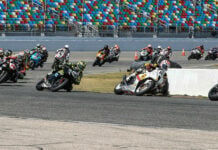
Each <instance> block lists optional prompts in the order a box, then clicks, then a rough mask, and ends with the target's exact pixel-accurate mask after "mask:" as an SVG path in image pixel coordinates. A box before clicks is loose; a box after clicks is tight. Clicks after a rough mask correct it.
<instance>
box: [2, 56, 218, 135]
mask: <svg viewBox="0 0 218 150" xmlns="http://www.w3.org/2000/svg"><path fill="white" fill-rule="evenodd" d="M53 55H54V54H53V53H52V52H51V53H50V56H49V60H48V62H47V63H46V64H45V66H44V67H43V68H37V69H36V70H34V71H28V72H27V76H26V77H25V79H24V80H19V82H18V83H10V82H8V83H4V84H1V85H0V116H9V117H18V118H39V119H45V120H59V121H69V122H71V121H84V122H97V123H113V124H121V125H136V126H145V127H167V128H181V129H200V130H210V131H218V115H217V114H218V109H217V107H218V103H217V102H211V101H209V100H208V98H201V99H197V98H187V97H184V98H181V97H180V98H176V97H151V96H143V97H135V96H118V95H114V94H99V93H89V92H83V91H72V92H70V93H68V92H64V91H60V92H56V93H52V92H50V91H43V92H38V91H36V90H35V84H36V82H37V81H39V80H40V79H41V78H42V77H44V75H45V74H46V73H47V72H49V71H50V66H51V63H52V60H53ZM133 55H134V52H123V53H122V54H121V58H120V61H119V62H117V63H112V64H105V65H104V66H103V67H94V68H93V67H92V66H91V64H92V62H93V60H94V57H95V53H94V52H72V53H71V56H72V58H71V60H74V61H77V60H85V61H87V62H88V65H87V68H86V71H85V74H96V73H106V72H118V71H125V70H126V69H127V68H128V66H129V65H130V64H131V62H132V59H133ZM187 55H188V54H187ZM172 60H176V61H177V62H178V63H180V64H181V65H182V66H183V67H184V68H212V69H213V68H215V67H214V64H217V63H218V62H217V61H204V60H200V61H197V60H191V61H187V57H186V56H185V57H182V56H181V53H180V52H176V53H175V54H174V56H173V58H172ZM87 86H88V85H87Z"/></svg>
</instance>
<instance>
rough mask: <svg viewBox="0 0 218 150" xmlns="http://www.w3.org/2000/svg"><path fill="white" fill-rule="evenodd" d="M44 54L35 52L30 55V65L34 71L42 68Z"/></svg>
mask: <svg viewBox="0 0 218 150" xmlns="http://www.w3.org/2000/svg"><path fill="white" fill-rule="evenodd" d="M42 65H43V62H42V54H41V53H39V52H34V53H33V54H31V55H30V63H29V67H30V68H31V69H32V70H34V69H35V68H38V67H39V66H40V67H42Z"/></svg>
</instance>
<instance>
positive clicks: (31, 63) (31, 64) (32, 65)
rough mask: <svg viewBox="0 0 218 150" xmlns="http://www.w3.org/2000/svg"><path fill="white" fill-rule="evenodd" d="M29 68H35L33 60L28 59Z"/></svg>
mask: <svg viewBox="0 0 218 150" xmlns="http://www.w3.org/2000/svg"><path fill="white" fill-rule="evenodd" d="M30 68H31V69H32V70H34V69H35V63H34V62H33V61H30Z"/></svg>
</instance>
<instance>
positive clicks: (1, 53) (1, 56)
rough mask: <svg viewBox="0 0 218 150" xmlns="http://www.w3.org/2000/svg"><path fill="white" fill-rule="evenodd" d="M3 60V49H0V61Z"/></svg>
mask: <svg viewBox="0 0 218 150" xmlns="http://www.w3.org/2000/svg"><path fill="white" fill-rule="evenodd" d="M3 59H4V49H3V48H0V60H3Z"/></svg>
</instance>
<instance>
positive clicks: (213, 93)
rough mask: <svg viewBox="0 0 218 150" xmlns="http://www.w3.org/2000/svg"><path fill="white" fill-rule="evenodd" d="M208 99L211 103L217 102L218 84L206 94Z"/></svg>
mask: <svg viewBox="0 0 218 150" xmlns="http://www.w3.org/2000/svg"><path fill="white" fill-rule="evenodd" d="M208 98H209V99H210V100H211V101H218V84H217V85H215V86H214V87H213V88H212V89H210V91H209V93H208Z"/></svg>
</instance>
